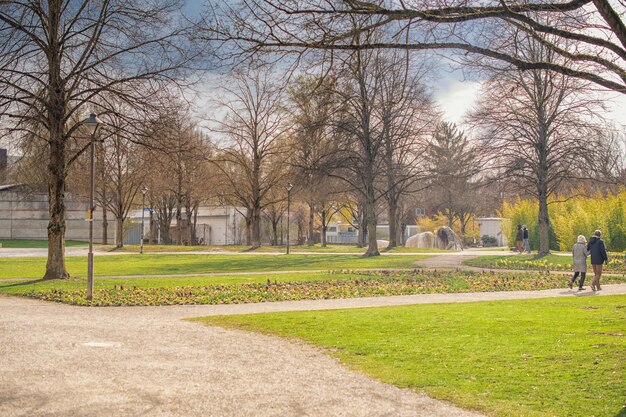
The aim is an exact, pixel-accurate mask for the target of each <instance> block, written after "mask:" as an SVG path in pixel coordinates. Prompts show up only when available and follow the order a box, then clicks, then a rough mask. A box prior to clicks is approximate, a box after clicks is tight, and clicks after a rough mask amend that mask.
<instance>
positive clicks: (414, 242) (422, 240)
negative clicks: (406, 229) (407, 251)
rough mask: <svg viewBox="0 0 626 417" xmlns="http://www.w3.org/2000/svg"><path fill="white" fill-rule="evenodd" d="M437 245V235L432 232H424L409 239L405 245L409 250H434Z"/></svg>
mask: <svg viewBox="0 0 626 417" xmlns="http://www.w3.org/2000/svg"><path fill="white" fill-rule="evenodd" d="M434 245H435V234H434V233H432V232H422V233H418V234H416V235H413V236H411V237H409V238H408V239H407V240H406V243H405V244H404V246H405V247H407V248H426V249H428V248H433V247H434Z"/></svg>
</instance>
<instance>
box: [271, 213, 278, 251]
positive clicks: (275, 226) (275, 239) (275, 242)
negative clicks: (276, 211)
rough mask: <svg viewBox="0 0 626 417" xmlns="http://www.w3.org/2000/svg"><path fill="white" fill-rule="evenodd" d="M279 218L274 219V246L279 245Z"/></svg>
mask: <svg viewBox="0 0 626 417" xmlns="http://www.w3.org/2000/svg"><path fill="white" fill-rule="evenodd" d="M278 221H279V219H278V218H274V219H272V246H278Z"/></svg>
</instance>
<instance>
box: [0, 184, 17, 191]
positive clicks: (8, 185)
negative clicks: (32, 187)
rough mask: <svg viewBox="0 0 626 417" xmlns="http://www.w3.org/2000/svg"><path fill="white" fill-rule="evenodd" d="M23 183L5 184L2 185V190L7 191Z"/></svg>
mask: <svg viewBox="0 0 626 417" xmlns="http://www.w3.org/2000/svg"><path fill="white" fill-rule="evenodd" d="M19 185H21V184H5V185H0V191H6V190H10V189H11V188H15V187H17V186H19Z"/></svg>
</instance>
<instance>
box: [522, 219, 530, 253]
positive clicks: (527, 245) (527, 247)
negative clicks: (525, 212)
mask: <svg viewBox="0 0 626 417" xmlns="http://www.w3.org/2000/svg"><path fill="white" fill-rule="evenodd" d="M522 235H523V238H524V241H523V242H522V248H524V250H525V251H526V252H528V253H530V242H529V241H528V229H527V228H526V225H523V226H522Z"/></svg>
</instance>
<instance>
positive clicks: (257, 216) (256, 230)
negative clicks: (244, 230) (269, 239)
mask: <svg viewBox="0 0 626 417" xmlns="http://www.w3.org/2000/svg"><path fill="white" fill-rule="evenodd" d="M250 220H251V221H252V223H251V229H252V230H251V232H252V246H254V247H255V248H256V247H259V246H261V209H260V208H259V207H253V208H252V213H251V215H250Z"/></svg>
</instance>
